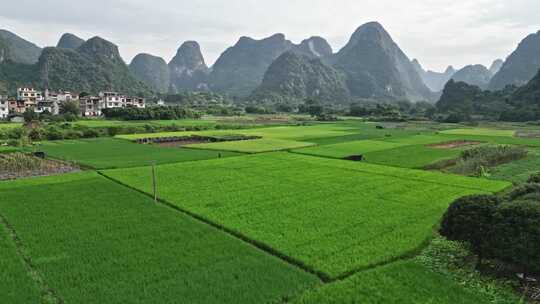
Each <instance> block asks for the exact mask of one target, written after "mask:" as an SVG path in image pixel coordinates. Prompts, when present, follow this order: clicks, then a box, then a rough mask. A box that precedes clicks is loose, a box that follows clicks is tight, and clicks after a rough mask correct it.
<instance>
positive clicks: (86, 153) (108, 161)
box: [37, 138, 237, 169]
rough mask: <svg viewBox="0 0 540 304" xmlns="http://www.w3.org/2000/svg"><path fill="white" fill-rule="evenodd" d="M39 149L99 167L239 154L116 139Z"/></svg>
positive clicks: (52, 144) (46, 145) (50, 144)
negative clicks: (143, 143)
mask: <svg viewBox="0 0 540 304" xmlns="http://www.w3.org/2000/svg"><path fill="white" fill-rule="evenodd" d="M37 149H39V150H41V151H44V152H46V153H47V155H49V156H51V157H53V158H58V159H63V160H68V161H74V162H76V163H79V164H83V165H86V166H90V167H94V168H98V169H102V168H124V167H137V166H148V165H151V164H152V163H154V162H155V163H157V164H165V163H173V162H182V161H192V160H201V159H210V158H217V157H218V156H219V154H221V156H222V157H227V156H234V155H237V154H236V153H233V152H218V151H204V150H195V149H182V148H169V147H159V146H155V145H142V144H136V143H132V142H130V141H127V140H122V139H113V138H98V139H90V140H67V141H54V142H44V143H43V144H41V145H40V146H39V147H38V148H37Z"/></svg>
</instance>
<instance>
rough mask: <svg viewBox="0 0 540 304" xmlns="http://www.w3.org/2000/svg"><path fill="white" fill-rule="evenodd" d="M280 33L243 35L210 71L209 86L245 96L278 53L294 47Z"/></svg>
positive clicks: (256, 83) (254, 86) (223, 91)
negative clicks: (257, 35) (265, 36)
mask: <svg viewBox="0 0 540 304" xmlns="http://www.w3.org/2000/svg"><path fill="white" fill-rule="evenodd" d="M293 46H294V45H293V43H292V42H290V41H289V40H286V39H285V36H284V35H283V34H276V35H273V36H271V37H268V38H265V39H262V40H255V39H252V38H249V37H242V38H240V40H239V41H238V42H237V43H236V44H235V45H234V46H233V47H230V48H228V49H227V50H226V51H225V52H224V53H223V54H221V56H220V57H219V58H218V60H217V61H216V63H215V64H214V66H213V67H212V73H211V74H210V83H211V89H212V90H213V91H216V92H220V93H229V94H231V95H236V96H247V95H249V94H250V93H251V91H252V90H253V89H255V88H256V87H258V86H259V85H260V84H261V82H262V79H263V77H264V73H265V72H266V70H267V69H268V67H269V66H270V65H271V64H272V62H273V61H274V60H275V59H276V58H278V57H279V56H281V54H283V53H285V52H286V51H288V50H290V49H291V48H293Z"/></svg>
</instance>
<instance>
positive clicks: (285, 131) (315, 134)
mask: <svg viewBox="0 0 540 304" xmlns="http://www.w3.org/2000/svg"><path fill="white" fill-rule="evenodd" d="M231 133H234V134H241V135H248V136H260V137H263V138H265V139H284V140H298V141H303V140H309V139H311V138H321V137H335V136H344V135H350V134H355V132H354V131H351V130H350V129H349V128H347V127H344V126H339V125H334V124H319V125H313V126H280V127H268V128H255V129H244V130H233V131H231V130H210V131H199V132H190V131H188V132H163V133H148V134H133V135H120V136H118V137H119V138H124V139H130V140H137V139H141V138H159V137H172V136H190V135H202V136H211V135H223V134H231Z"/></svg>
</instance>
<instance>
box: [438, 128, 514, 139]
mask: <svg viewBox="0 0 540 304" xmlns="http://www.w3.org/2000/svg"><path fill="white" fill-rule="evenodd" d="M441 133H443V134H451V135H480V136H508V137H512V136H514V135H515V134H516V130H496V129H487V128H471V129H451V130H445V131H441Z"/></svg>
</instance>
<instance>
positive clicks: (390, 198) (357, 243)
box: [105, 153, 509, 278]
mask: <svg viewBox="0 0 540 304" xmlns="http://www.w3.org/2000/svg"><path fill="white" fill-rule="evenodd" d="M188 168H189V169H190V170H187V169H188ZM157 171H158V175H159V178H160V179H162V180H166V181H171V183H170V184H169V185H167V184H162V185H161V187H160V189H159V196H160V197H161V198H162V199H164V200H166V201H167V202H170V203H172V204H174V205H176V206H178V207H179V208H182V209H186V210H187V211H189V212H191V213H194V214H196V215H198V216H200V217H202V218H205V219H208V220H210V221H212V222H214V223H217V224H219V225H222V226H224V227H228V228H229V229H231V230H233V231H235V232H238V233H239V234H242V235H245V236H247V237H249V238H250V239H253V240H256V241H258V242H262V243H264V244H266V245H268V246H270V247H271V248H273V249H274V250H277V251H279V252H281V253H283V254H285V255H286V256H289V257H291V258H292V259H294V260H296V261H298V263H300V264H302V265H306V267H308V268H309V269H312V270H313V271H314V272H317V273H320V274H321V275H322V276H323V277H327V278H336V277H340V276H342V275H344V274H346V273H348V272H351V271H355V270H358V269H362V268H367V267H371V266H373V265H377V264H381V263H385V262H388V261H391V260H394V259H396V258H399V257H402V256H404V255H407V254H409V253H411V252H413V251H414V250H416V248H418V247H419V246H421V244H422V243H423V242H425V241H426V240H427V239H429V237H430V235H431V228H432V226H433V225H435V224H436V222H437V221H438V218H439V217H440V216H441V215H442V212H443V211H444V210H445V208H446V207H447V206H448V204H449V203H450V202H451V201H452V200H453V199H455V198H457V197H459V196H462V195H466V194H472V193H477V192H482V191H499V190H502V189H504V188H506V187H507V186H509V184H508V183H504V182H490V181H482V180H476V179H470V178H466V177H451V176H443V175H438V174H432V173H428V172H421V171H420V172H407V170H399V169H395V168H386V167H382V166H376V165H364V164H354V166H352V165H347V166H346V167H345V165H344V164H343V163H342V162H341V161H338V160H330V159H324V160H323V159H319V158H314V157H310V156H301V155H294V154H287V153H274V154H264V155H257V156H251V157H250V156H247V157H238V158H230V159H220V160H214V161H206V162H197V163H186V164H184V165H183V164H173V165H164V166H160V167H159V168H158V169H157ZM190 171H191V172H190ZM105 174H107V175H108V176H110V177H112V178H114V179H116V180H119V181H120V182H122V183H125V184H128V185H130V186H133V187H136V188H138V189H141V190H143V191H146V192H150V191H151V183H149V181H150V175H149V174H150V172H149V171H148V170H144V169H127V170H114V171H106V172H105ZM173 181H174V182H173ZM389 185H391V186H390V187H389ZM481 189H485V190H481ZM359 197H362V199H358V198H359ZM435 197H437V199H435ZM329 202H335V203H334V204H331V205H329V204H328V203H329Z"/></svg>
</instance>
